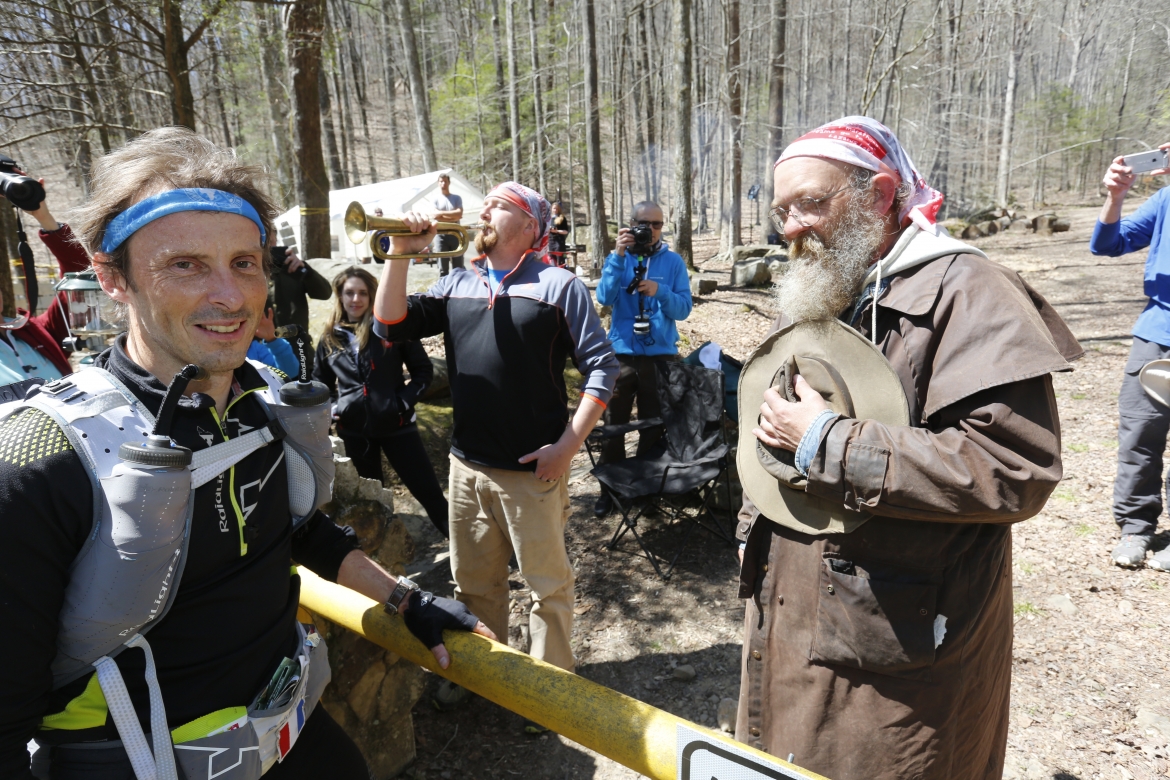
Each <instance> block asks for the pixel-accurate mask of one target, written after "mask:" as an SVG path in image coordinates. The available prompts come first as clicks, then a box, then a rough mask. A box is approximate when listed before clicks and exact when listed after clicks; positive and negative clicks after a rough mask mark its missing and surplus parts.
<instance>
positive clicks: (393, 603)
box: [383, 577, 419, 615]
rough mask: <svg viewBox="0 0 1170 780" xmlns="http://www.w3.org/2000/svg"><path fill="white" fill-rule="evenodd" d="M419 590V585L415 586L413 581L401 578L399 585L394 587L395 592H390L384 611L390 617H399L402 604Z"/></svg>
mask: <svg viewBox="0 0 1170 780" xmlns="http://www.w3.org/2000/svg"><path fill="white" fill-rule="evenodd" d="M416 590H419V587H418V585H416V584H414V581H413V580H409V579H407V578H406V577H399V578H398V584H397V585H395V586H394V590H392V591H391V592H390V597H389V598H388V599H386V603H385V605H383V609H385V610H386V614H388V615H397V614H398V610H399V608H400V607H401V606H402V602H404V601H406V598H407V597H408V596H409V595H410V594H411V593H413V592H414V591H416Z"/></svg>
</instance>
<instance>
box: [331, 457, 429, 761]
mask: <svg viewBox="0 0 1170 780" xmlns="http://www.w3.org/2000/svg"><path fill="white" fill-rule="evenodd" d="M334 462H335V463H336V465H337V478H336V481H335V483H334V491H333V495H334V500H333V502H332V504H331V505H330V506H327V507H326V508H325V512H326V514H328V515H329V516H330V517H332V518H333V519H334V520H335V521H336V522H337V524H338V525H348V526H350V527H352V528H353V529H354V531H355V532H356V533H357V537H358V541H359V543H360V544H361V547H362V550H364V551H365V552H366V554H367V555H369V556H370V557H371V558H373V559H374V560H376V561H378V562H379V563H380V564H382V565H383V566H385V567H386V568H387V569H389V570H390V571H391V572H393V573H394V574H404V573H405V572H406V564H407V563H409V562H410V561H411V560H412V559H413V558H414V540H413V539H411V537H410V534H409V533H408V532H407V530H406V526H405V525H403V523H402V521H401V520H400V519H398V517H397V516H396V515H395V514H394V494H393V492H392V491H390V490H387V489H384V488H383V487H382V483H380V482H379V481H377V480H374V479H362V478H361V477H359V476H358V474H357V470H356V469H355V468H354V465H353V462H352V461H351V460H350V459H349V458H347V457H344V446H343V445H342V444H341V441H340V440H339V439H335V440H334ZM314 618H315V622H316V624H317V627H318V630H320V631H322V632H323V634H324V636H325V639H326V642H327V643H328V645H329V665H330V666H331V667H332V669H333V682H332V683H331V684H330V685H329V687H328V688H326V689H325V693H324V695H323V696H322V698H321V703H322V705H323V706H324V707H325V709H326V710H327V711H328V712H329V714H330V715H332V716H333V718H334V720H336V721H337V722H338V723H340V724H341V727H342V728H344V729H345V731H346V733H347V734H349V735H350V736H351V737H352V738H353V740H354V742H356V743H357V746H358V748H360V749H361V751H362V755H364V756H365V757H366V761H367V762H368V763H369V765H370V772H371V774H372V776H373V777H374V778H375V780H383V778H390V777H395V776H397V775H398V774H399V773H400V772H401V771H402V770H403V769H405V768H406V767H407V766H409V765H410V764H411V763H412V762H413V761H414V757H415V748H414V724H413V722H412V721H411V715H410V711H411V708H412V707H414V704H415V702H417V701H418V700H419V698H420V697H421V696H422V692H423V685H424V684H425V678H424V672H423V670H422V669H421V668H419V667H418V666H415V665H414V664H412V663H410V662H409V661H405V660H403V659H402V658H400V657H399V656H398V655H397V654H395V653H392V652H390V651H389V650H383V649H382V648H380V647H378V646H377V645H375V644H373V643H372V642H367V641H366V640H365V639H363V638H361V637H359V636H358V635H357V634H354V633H353V632H351V631H348V630H346V629H344V628H340V627H338V626H336V625H333V624H331V623H330V622H329V621H327V620H324V619H322V618H320V617H319V616H314Z"/></svg>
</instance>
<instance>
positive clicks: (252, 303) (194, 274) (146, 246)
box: [99, 211, 268, 377]
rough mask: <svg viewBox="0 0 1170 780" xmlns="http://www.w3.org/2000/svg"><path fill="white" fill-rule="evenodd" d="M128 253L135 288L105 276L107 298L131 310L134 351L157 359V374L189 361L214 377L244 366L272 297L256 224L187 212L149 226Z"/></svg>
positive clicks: (136, 236) (131, 243) (153, 361)
mask: <svg viewBox="0 0 1170 780" xmlns="http://www.w3.org/2000/svg"><path fill="white" fill-rule="evenodd" d="M128 250H129V276H130V279H132V280H133V284H132V285H131V284H128V283H127V282H126V280H125V278H124V277H122V276H120V275H118V274H116V273H109V272H107V273H102V274H101V276H102V286H103V288H104V289H105V290H106V292H107V293H109V294H110V296H111V297H112V298H114V300H116V301H118V302H119V303H123V304H125V305H126V307H127V309H128V312H129V336H128V338H129V339H130V340H131V341H132V342H133V344H134V349H133V352H134V353H135V354H139V355H142V356H143V357H145V358H147V359H148V360H149V362H150V363H151V364H152V365H151V366H149V367H148V368H149V369H150V370H152V371H153V372H154V373H155V374H156V376H168V377H169V373H166V372H169V371H171V370H172V368H173V369H174V370H175V371H177V370H178V368H181V367H182V366H184V365H186V364H188V363H195V364H196V365H199V366H202V367H203V368H205V369H207V370H208V371H210V372H212V373H222V372H230V371H233V370H235V369H236V368H238V367H239V366H240V365H241V364H242V363H243V362H244V358H245V356H246V355H247V352H248V346H249V344H251V341H252V335H253V333H254V332H255V330H256V324H257V323H258V322H259V320H260V318H261V317H262V316H263V312H264V304H265V301H266V299H267V295H268V278H267V276H266V275H265V273H264V265H263V251H264V250H263V247H261V245H260V232H259V231H258V230H257V229H256V225H255V223H253V222H252V221H251V220H249V219H248V218H247V217H241V216H238V215H236V214H224V213H220V212H208V211H181V212H178V213H176V214H170V215H167V216H165V217H163V218H161V219H157V220H155V221H154V222H151V223H149V224H147V225H146V226H144V227H143V228H141V229H140V230H139V231H138V232H136V233H135V234H134V235H133V236H131V237H130V240H129V243H128ZM99 268H100V266H99ZM160 371H162V372H163V373H160Z"/></svg>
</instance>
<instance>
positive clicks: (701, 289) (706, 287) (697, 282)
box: [691, 276, 719, 295]
mask: <svg viewBox="0 0 1170 780" xmlns="http://www.w3.org/2000/svg"><path fill="white" fill-rule="evenodd" d="M717 289H719V283H718V282H717V281H715V280H714V279H700V278H699V277H697V276H696V277H695V278H694V279H691V295H710V294H711V293H713V292H715V291H716V290H717Z"/></svg>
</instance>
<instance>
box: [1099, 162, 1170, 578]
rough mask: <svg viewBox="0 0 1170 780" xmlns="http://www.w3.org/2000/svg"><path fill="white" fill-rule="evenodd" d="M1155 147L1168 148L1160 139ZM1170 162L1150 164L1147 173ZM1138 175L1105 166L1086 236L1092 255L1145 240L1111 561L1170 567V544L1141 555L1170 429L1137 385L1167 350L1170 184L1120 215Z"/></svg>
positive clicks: (1169, 420)
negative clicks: (1142, 299)
mask: <svg viewBox="0 0 1170 780" xmlns="http://www.w3.org/2000/svg"><path fill="white" fill-rule="evenodd" d="M1159 148H1160V149H1170V144H1162V145H1161V146H1160V147H1159ZM1165 173H1170V169H1162V170H1159V171H1151V172H1150V175H1151V176H1157V175H1161V174H1165ZM1136 179H1137V175H1136V174H1135V173H1134V172H1133V171H1132V170H1130V168H1129V167H1128V166H1126V165H1125V161H1124V159H1123V158H1121V157H1118V158H1117V159H1115V160H1114V161H1113V164H1112V165H1110V166H1109V170H1108V171H1107V172H1106V173H1105V179H1104V182H1103V183H1104V184H1105V189H1106V190H1107V191H1108V193H1109V194H1108V195H1107V196H1106V197H1105V205H1104V206H1102V207H1101V215H1100V216H1099V217H1097V226H1096V227H1095V228H1094V229H1093V237H1092V238H1091V239H1090V240H1089V251H1090V252H1092V253H1093V254H1095V255H1105V256H1107V257H1117V256H1119V255H1125V254H1129V253H1130V252H1137V251H1140V250H1142V249H1145V248H1146V247H1149V248H1150V254H1149V256H1148V257H1147V258H1146V273H1145V288H1144V292H1145V294H1146V295H1147V296H1148V297H1149V300H1148V301H1147V302H1146V308H1145V309H1143V310H1142V313H1141V314H1140V315H1138V318H1137V322H1135V323H1134V326H1133V346H1131V347H1130V350H1129V360H1128V361H1127V362H1126V364H1125V374H1124V376H1122V378H1121V394H1120V396H1119V397H1118V399H1117V412H1118V417H1119V418H1120V419H1119V420H1118V426H1117V479H1115V480H1114V481H1113V519H1114V520H1116V521H1117V525H1118V526H1120V530H1121V541H1120V542H1118V544H1117V546H1116V547H1114V548H1113V563H1114V564H1116V565H1118V566H1121V567H1123V568H1133V569H1136V568H1140V567H1141V566H1143V565H1144V566H1145V567H1146V568H1148V569H1156V570H1159V571H1170V548H1163V549H1161V550H1159V551H1157V552H1155V553H1154V554H1153V555H1152V556H1150V558H1149V559H1148V560H1147V559H1146V553H1147V552H1148V551H1149V548H1150V544H1151V543H1152V542H1153V539H1154V534H1155V533H1156V532H1157V530H1158V518H1159V517H1161V516H1162V453H1163V452H1164V451H1165V450H1166V434H1167V431H1170V409H1168V408H1166V407H1165V406H1162V405H1161V404H1158V403H1155V402H1154V400H1153V399H1152V398H1150V397H1149V396H1148V395H1146V392H1145V391H1144V390H1142V386H1141V383H1140V382H1139V381H1138V372H1139V371H1141V369H1142V366H1144V365H1145V364H1146V363H1149V362H1150V361H1151V360H1160V359H1163V358H1167V357H1170V242H1168V241H1167V238H1168V237H1170V225H1168V224H1167V219H1166V213H1167V210H1168V207H1170V189H1161V190H1158V191H1157V192H1155V193H1154V194H1153V195H1151V196H1150V197H1149V199H1147V200H1146V202H1145V203H1143V204H1142V205H1141V206H1139V207H1138V209H1137V211H1135V212H1134V213H1133V214H1132V215H1131V216H1128V217H1126V218H1125V219H1122V217H1121V206H1122V204H1123V203H1125V196H1126V194H1127V193H1128V192H1129V188H1130V187H1132V186H1133V183H1134V181H1135V180H1136Z"/></svg>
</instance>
